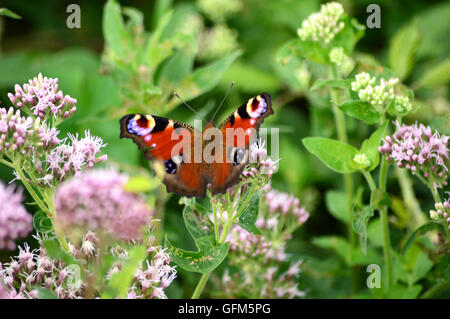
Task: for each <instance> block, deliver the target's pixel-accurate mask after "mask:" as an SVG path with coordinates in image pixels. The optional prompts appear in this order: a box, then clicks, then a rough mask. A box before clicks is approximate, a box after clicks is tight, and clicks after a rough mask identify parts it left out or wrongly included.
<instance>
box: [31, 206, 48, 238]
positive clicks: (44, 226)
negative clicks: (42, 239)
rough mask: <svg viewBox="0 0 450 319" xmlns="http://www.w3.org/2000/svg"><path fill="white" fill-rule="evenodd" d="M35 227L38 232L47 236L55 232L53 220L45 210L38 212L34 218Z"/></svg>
mask: <svg viewBox="0 0 450 319" xmlns="http://www.w3.org/2000/svg"><path fill="white" fill-rule="evenodd" d="M33 226H34V229H36V230H37V231H38V232H40V233H43V234H46V233H49V232H51V231H52V230H53V224H52V220H51V219H50V218H48V216H47V213H46V212H44V211H43V210H40V211H38V212H37V213H36V214H34V216H33Z"/></svg>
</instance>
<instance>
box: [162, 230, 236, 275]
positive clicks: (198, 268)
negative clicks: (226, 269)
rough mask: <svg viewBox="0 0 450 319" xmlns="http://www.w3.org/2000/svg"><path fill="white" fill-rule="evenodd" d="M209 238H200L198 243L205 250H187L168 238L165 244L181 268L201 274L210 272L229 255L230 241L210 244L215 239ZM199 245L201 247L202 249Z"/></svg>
mask: <svg viewBox="0 0 450 319" xmlns="http://www.w3.org/2000/svg"><path fill="white" fill-rule="evenodd" d="M208 237H209V238H208V239H206V238H199V239H197V241H196V244H197V245H198V246H200V247H201V248H203V249H204V250H199V251H197V252H195V251H187V250H183V249H180V248H176V247H175V246H174V245H172V244H171V243H170V242H169V240H168V239H167V238H166V243H165V246H166V247H168V249H169V252H170V254H171V256H172V259H173V261H174V262H175V263H176V264H177V265H178V266H180V267H181V268H183V269H185V270H187V271H191V272H198V273H201V274H205V273H209V272H211V271H213V270H214V269H215V268H217V267H218V266H219V265H220V264H221V263H222V261H223V260H224V259H225V257H226V256H227V255H228V249H229V243H228V242H227V243H222V244H220V245H217V246H216V245H214V246H209V247H208V245H209V244H210V243H211V242H212V240H213V239H214V238H213V237H212V236H208ZM200 247H199V249H200Z"/></svg>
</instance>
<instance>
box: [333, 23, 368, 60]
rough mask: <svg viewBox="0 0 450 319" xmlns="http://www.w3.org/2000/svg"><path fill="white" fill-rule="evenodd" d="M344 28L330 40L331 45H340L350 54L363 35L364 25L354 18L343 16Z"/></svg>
mask: <svg viewBox="0 0 450 319" xmlns="http://www.w3.org/2000/svg"><path fill="white" fill-rule="evenodd" d="M344 23H345V24H344V28H343V29H342V30H341V31H340V32H339V33H338V34H337V35H336V37H335V38H334V39H333V40H332V41H331V47H334V48H336V47H342V48H343V49H344V51H345V53H346V54H347V55H349V54H351V53H352V51H353V49H354V47H355V45H356V43H357V42H358V40H359V39H360V38H361V37H362V36H363V35H364V30H365V27H364V26H363V25H362V24H359V23H358V21H356V19H351V20H350V19H349V17H347V16H346V17H345V18H344Z"/></svg>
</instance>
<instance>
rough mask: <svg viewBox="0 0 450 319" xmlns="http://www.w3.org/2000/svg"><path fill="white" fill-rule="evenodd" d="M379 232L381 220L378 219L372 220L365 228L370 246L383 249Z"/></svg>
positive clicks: (381, 234) (381, 236)
mask: <svg viewBox="0 0 450 319" xmlns="http://www.w3.org/2000/svg"><path fill="white" fill-rule="evenodd" d="M380 230H381V220H380V218H379V217H375V218H372V219H371V220H370V221H369V225H368V226H367V238H368V239H369V241H370V243H371V245H374V246H377V247H383V245H384V241H383V233H382V232H381V231H380Z"/></svg>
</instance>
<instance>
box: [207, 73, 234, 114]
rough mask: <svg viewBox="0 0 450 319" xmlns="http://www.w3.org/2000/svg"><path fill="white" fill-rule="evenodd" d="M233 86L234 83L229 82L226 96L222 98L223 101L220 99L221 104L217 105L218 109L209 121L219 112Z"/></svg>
mask: <svg viewBox="0 0 450 319" xmlns="http://www.w3.org/2000/svg"><path fill="white" fill-rule="evenodd" d="M233 85H234V81H232V82H231V85H230V87H229V88H228V91H227V94H225V96H224V97H223V99H222V102H220V104H219V107H218V108H217V109H216V111H215V112H214V114H213V116H212V118H211V121H212V120H214V117H215V116H216V114H217V112H218V111H219V109H220V107H221V106H222V104H223V102H225V100H226V99H227V97H228V94H230V91H231V89H232V88H233Z"/></svg>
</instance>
